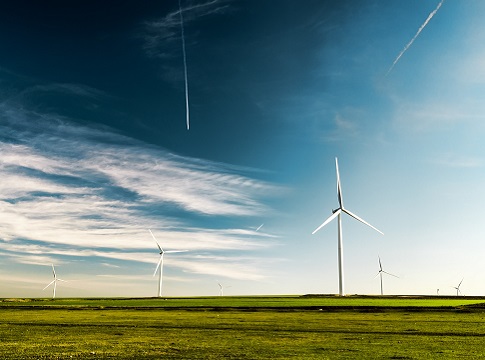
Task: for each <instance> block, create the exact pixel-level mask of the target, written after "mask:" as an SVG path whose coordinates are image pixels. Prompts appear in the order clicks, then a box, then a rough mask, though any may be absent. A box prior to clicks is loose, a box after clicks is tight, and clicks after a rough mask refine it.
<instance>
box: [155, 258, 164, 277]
mask: <svg viewBox="0 0 485 360" xmlns="http://www.w3.org/2000/svg"><path fill="white" fill-rule="evenodd" d="M162 261H163V255H160V260H158V264H157V267H156V268H155V271H154V272H153V276H155V275H156V274H157V270H158V268H159V267H160V264H161V263H162Z"/></svg>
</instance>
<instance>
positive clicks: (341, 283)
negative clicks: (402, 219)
mask: <svg viewBox="0 0 485 360" xmlns="http://www.w3.org/2000/svg"><path fill="white" fill-rule="evenodd" d="M335 167H336V170H337V197H338V203H339V207H338V209H336V210H332V213H333V214H332V215H331V216H330V217H329V218H328V219H327V220H325V221H324V222H323V223H322V225H320V226H319V227H317V228H316V229H315V230H314V231H313V232H312V235H313V234H315V233H316V232H317V231H318V230H320V229H321V228H322V227H324V226H325V225H327V224H328V223H329V222H331V221H332V220H333V219H335V218H336V217H338V279H339V295H340V296H344V295H345V294H344V252H343V245H342V217H341V215H342V213H345V214H347V215H349V216H350V217H353V218H354V219H356V220H358V221H360V222H361V223H363V224H365V225H367V226H369V227H371V228H372V229H374V230H376V231H377V232H379V233H381V234H382V235H384V233H383V232H382V231H380V230H378V229H377V228H375V227H374V226H372V225H371V224H369V223H368V222H366V221H364V220H363V219H361V218H360V217H358V216H357V215H355V214H353V213H352V212H350V211H349V210H347V209H346V208H345V207H344V200H343V197H342V186H341V185H340V175H339V171H338V159H337V158H335Z"/></svg>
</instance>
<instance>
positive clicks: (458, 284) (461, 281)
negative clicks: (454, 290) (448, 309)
mask: <svg viewBox="0 0 485 360" xmlns="http://www.w3.org/2000/svg"><path fill="white" fill-rule="evenodd" d="M463 280H465V278H463V279H461V281H460V283H459V284H458V287H460V285H461V283H462V282H463Z"/></svg>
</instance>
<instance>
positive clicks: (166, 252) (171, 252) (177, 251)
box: [163, 250, 189, 254]
mask: <svg viewBox="0 0 485 360" xmlns="http://www.w3.org/2000/svg"><path fill="white" fill-rule="evenodd" d="M187 251H189V250H168V251H164V252H163V253H164V254H174V253H182V252H187Z"/></svg>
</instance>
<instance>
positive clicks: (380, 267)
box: [376, 256, 399, 295]
mask: <svg viewBox="0 0 485 360" xmlns="http://www.w3.org/2000/svg"><path fill="white" fill-rule="evenodd" d="M378 258H379V272H378V273H377V275H376V277H378V276H379V275H380V276H381V295H384V292H383V290H382V274H387V275H391V276H394V277H396V278H399V276H396V275H393V274H391V273H388V272H387V271H384V270H382V263H381V258H380V256H378Z"/></svg>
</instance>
